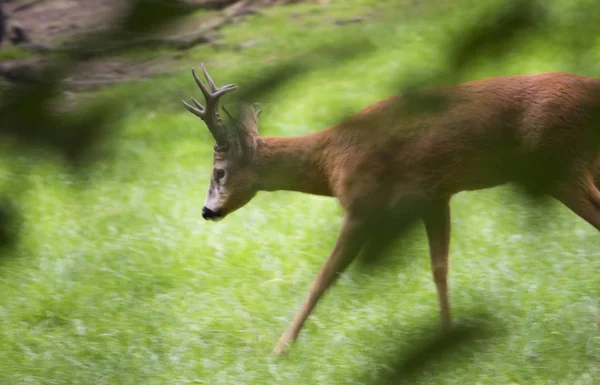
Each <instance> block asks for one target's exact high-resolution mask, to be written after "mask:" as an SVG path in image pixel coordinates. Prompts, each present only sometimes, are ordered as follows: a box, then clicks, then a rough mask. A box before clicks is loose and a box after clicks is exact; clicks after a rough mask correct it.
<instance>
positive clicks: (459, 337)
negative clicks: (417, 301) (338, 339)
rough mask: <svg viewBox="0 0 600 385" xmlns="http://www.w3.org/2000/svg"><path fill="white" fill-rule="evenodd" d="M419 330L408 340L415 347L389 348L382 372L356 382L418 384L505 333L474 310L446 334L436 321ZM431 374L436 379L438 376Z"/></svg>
mask: <svg viewBox="0 0 600 385" xmlns="http://www.w3.org/2000/svg"><path fill="white" fill-rule="evenodd" d="M419 329H420V331H419V332H417V333H416V335H415V336H413V337H411V340H414V341H418V343H415V344H413V345H412V346H411V347H410V348H408V349H407V348H406V347H400V346H399V347H397V348H391V349H390V350H389V351H390V353H386V355H387V356H388V358H386V359H384V360H382V361H380V362H379V363H378V366H379V367H381V368H385V369H379V370H377V372H376V373H375V375H374V378H373V377H372V376H371V378H369V379H365V378H362V379H360V380H359V381H360V382H361V383H365V384H369V385H404V384H414V383H415V382H417V381H419V380H422V379H423V376H424V375H428V374H430V373H434V372H435V371H434V370H433V369H434V367H435V366H438V365H443V364H445V363H446V362H447V361H448V360H453V359H455V358H456V356H459V355H463V354H466V353H468V354H470V355H472V354H473V352H476V351H478V350H480V349H481V348H482V347H483V346H485V345H486V344H487V343H488V341H490V340H492V339H494V338H499V337H501V336H502V335H504V334H505V333H506V330H505V328H504V326H503V325H502V324H501V323H499V322H498V321H496V320H493V319H492V318H491V317H490V316H489V314H486V313H485V312H481V311H479V310H478V309H473V310H472V311H470V312H469V321H468V322H465V323H464V324H458V325H455V326H454V327H453V328H452V329H451V330H449V331H441V330H440V327H439V322H438V321H437V319H436V320H433V321H432V322H431V323H430V324H428V325H420V327H419ZM367 372H372V371H370V370H368V371H367ZM435 374H436V375H440V373H439V372H435ZM448 374H449V373H448Z"/></svg>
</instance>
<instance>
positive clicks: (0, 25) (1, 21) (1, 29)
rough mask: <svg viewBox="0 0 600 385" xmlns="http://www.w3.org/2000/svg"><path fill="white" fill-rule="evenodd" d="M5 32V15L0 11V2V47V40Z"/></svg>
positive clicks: (0, 42)
mask: <svg viewBox="0 0 600 385" xmlns="http://www.w3.org/2000/svg"><path fill="white" fill-rule="evenodd" d="M5 32H6V15H5V14H4V12H2V4H1V3H0V47H2V40H4V35H5Z"/></svg>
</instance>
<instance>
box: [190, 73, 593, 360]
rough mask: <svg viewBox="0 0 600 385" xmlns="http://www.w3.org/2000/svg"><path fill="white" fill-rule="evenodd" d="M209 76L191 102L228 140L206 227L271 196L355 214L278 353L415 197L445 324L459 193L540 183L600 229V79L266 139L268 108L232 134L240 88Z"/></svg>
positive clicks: (218, 153) (489, 88) (498, 92)
mask: <svg viewBox="0 0 600 385" xmlns="http://www.w3.org/2000/svg"><path fill="white" fill-rule="evenodd" d="M202 70H203V72H204V76H205V77H206V80H207V82H208V86H206V85H204V84H203V83H202V81H201V80H200V79H199V78H198V77H197V75H196V73H195V72H194V70H193V69H192V75H193V77H194V80H195V81H196V83H197V85H198V86H199V87H200V89H201V90H202V93H203V94H204V97H205V101H206V106H203V105H201V104H200V103H198V102H197V101H196V100H195V99H192V100H193V102H194V104H195V107H194V106H191V105H189V104H187V103H186V102H184V104H185V106H186V108H187V109H188V110H189V111H190V112H192V113H193V114H195V115H197V116H198V117H200V118H201V119H202V120H203V121H204V122H205V123H206V125H207V126H208V129H209V130H210V132H211V133H212V135H213V136H214V139H215V140H216V145H215V148H214V159H213V171H212V176H211V180H210V187H209V189H208V195H207V198H206V203H205V205H204V208H203V209H202V216H203V217H204V219H206V220H218V219H222V218H224V217H225V216H226V215H228V214H231V213H232V212H233V211H235V210H237V209H239V208H240V207H242V206H244V205H245V204H246V203H248V202H249V201H250V200H251V199H252V197H253V196H254V195H255V194H256V193H257V192H258V191H261V190H262V191H275V190H290V191H299V192H304V193H309V194H318V195H324V196H332V197H336V198H337V199H338V200H339V202H340V204H341V206H342V207H343V209H344V219H343V225H342V228H341V231H340V233H339V237H338V239H337V242H336V244H335V247H334V248H333V251H332V252H331V255H330V256H329V258H328V259H327V261H326V262H325V264H324V266H323V267H322V269H321V271H320V272H319V274H318V276H317V278H316V280H315V281H314V283H313V285H312V287H311V289H310V292H309V294H308V297H307V299H306V301H305V303H304V305H303V306H302V308H301V309H300V311H299V312H298V313H297V315H296V316H295V318H294V320H293V321H292V323H291V325H290V326H289V328H288V329H287V331H285V332H284V333H283V335H282V336H281V338H280V339H279V342H278V343H277V345H276V346H275V352H276V353H277V354H281V353H283V352H284V351H286V350H287V348H288V347H289V346H290V345H291V343H292V342H293V341H295V340H296V338H297V336H298V334H299V333H300V330H301V328H302V325H303V324H304V322H305V321H306V319H307V318H308V316H309V314H310V313H311V311H312V310H313V308H314V307H315V305H316V304H317V301H318V300H319V298H320V297H321V296H322V294H323V293H324V292H325V291H326V290H327V289H328V288H329V287H330V286H331V285H332V284H333V283H334V281H335V280H336V277H337V276H338V274H339V273H341V272H342V271H343V270H344V269H345V268H346V267H347V266H348V265H349V264H350V263H351V262H352V260H353V259H354V258H355V257H356V256H357V254H358V253H359V251H360V250H361V248H363V247H364V245H365V243H366V242H367V241H368V239H367V238H368V233H367V232H366V226H367V225H366V223H367V222H369V217H370V216H371V215H373V214H374V213H378V212H381V211H385V210H391V209H393V208H394V207H398V205H401V204H402V203H403V202H406V200H408V199H413V198H414V197H418V198H419V199H420V202H421V206H420V208H419V212H418V214H419V217H420V218H421V219H422V220H423V222H424V225H425V230H426V234H427V237H428V241H429V252H430V258H431V265H432V273H433V279H434V281H435V285H436V290H437V295H438V302H439V313H440V319H441V324H442V327H443V328H449V327H450V324H451V319H450V304H449V298H448V284H447V276H448V266H449V242H450V199H451V197H452V196H453V195H454V194H456V193H458V192H461V191H467V190H478V189H485V188H491V187H494V186H498V185H502V184H505V183H508V182H517V183H523V184H526V185H531V186H533V185H534V184H535V183H537V188H538V189H541V190H542V191H543V192H544V193H546V194H548V195H550V196H552V197H553V198H555V199H557V200H558V201H560V202H562V203H563V204H564V205H565V206H566V207H568V208H569V209H571V210H572V211H573V212H574V213H576V214H577V215H579V216H580V217H581V218H583V219H584V220H586V221H587V222H589V223H590V224H591V225H592V226H594V227H596V228H597V229H599V230H600V192H599V190H598V189H597V187H596V185H595V182H596V180H595V178H594V177H595V174H596V173H595V171H596V170H597V169H598V166H600V163H599V161H600V157H599V154H600V153H599V151H598V147H600V146H599V145H598V144H599V140H598V137H597V134H596V133H597V132H600V125H598V118H597V114H598V113H599V112H600V81H598V80H596V79H593V78H588V77H582V76H578V75H573V74H568V73H560V72H555V73H541V74H535V75H517V76H507V77H496V78H489V79H483V80H476V81H471V82H467V83H462V84H458V85H455V86H444V87H439V88H433V89H427V90H422V91H418V92H415V93H413V94H414V95H417V96H418V97H420V98H421V99H422V100H425V101H427V100H431V101H432V102H433V101H436V100H440V98H441V99H443V101H444V103H443V105H442V106H439V108H437V109H436V110H435V111H433V112H432V111H430V112H426V113H415V112H414V111H412V110H411V108H410V103H409V99H410V98H409V97H408V96H407V95H404V96H402V95H397V96H392V97H389V98H386V99H384V100H381V101H379V102H376V103H374V104H372V105H370V106H368V107H366V108H365V109H363V110H361V111H359V112H358V113H356V114H355V115H353V116H352V117H350V118H349V119H347V120H345V121H343V122H341V123H339V124H336V125H334V126H332V127H330V128H328V129H326V130H323V131H319V132H315V133H311V134H308V135H303V136H297V137H262V136H260V134H259V132H258V129H257V121H258V116H259V113H260V110H255V109H254V107H252V106H251V105H249V104H241V106H240V111H239V113H240V115H239V118H237V119H233V122H234V124H233V125H232V126H228V127H229V128H227V127H226V126H224V125H223V123H222V120H221V118H220V116H219V113H218V102H219V98H220V97H222V96H223V95H225V94H226V93H228V92H230V91H233V90H235V89H236V88H237V86H236V85H234V84H230V85H226V86H224V87H221V88H217V87H216V86H215V83H214V82H213V80H212V79H211V78H210V76H209V74H208V73H207V71H206V69H205V67H204V65H202ZM423 98H425V99H423ZM427 98H430V99H427ZM225 112H227V111H226V110H225ZM540 173H541V174H540ZM544 175H546V177H544ZM544 178H546V179H547V180H544ZM534 182H535V183H534Z"/></svg>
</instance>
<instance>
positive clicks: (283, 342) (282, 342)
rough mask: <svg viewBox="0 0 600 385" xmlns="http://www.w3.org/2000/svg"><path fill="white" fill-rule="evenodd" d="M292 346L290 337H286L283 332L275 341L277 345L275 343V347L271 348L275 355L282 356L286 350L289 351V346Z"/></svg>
mask: <svg viewBox="0 0 600 385" xmlns="http://www.w3.org/2000/svg"><path fill="white" fill-rule="evenodd" d="M291 347H292V341H291V339H290V338H288V337H287V336H286V335H285V334H284V335H282V336H281V338H280V339H279V341H278V342H277V345H275V348H274V349H273V353H274V354H275V355H276V356H279V357H281V356H284V355H285V354H286V353H287V352H289V350H290V348H291Z"/></svg>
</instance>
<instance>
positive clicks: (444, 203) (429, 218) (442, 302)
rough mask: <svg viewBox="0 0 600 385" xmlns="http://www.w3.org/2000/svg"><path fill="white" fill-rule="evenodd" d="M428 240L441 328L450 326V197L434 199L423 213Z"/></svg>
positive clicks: (446, 328) (445, 328)
mask: <svg viewBox="0 0 600 385" xmlns="http://www.w3.org/2000/svg"><path fill="white" fill-rule="evenodd" d="M423 222H424V223H425V230H426V231H427V239H428V241H429V254H430V257H431V270H432V272H433V279H434V281H435V286H436V290H437V295H438V301H439V311H440V321H441V324H442V328H443V329H444V330H448V329H450V327H451V320H450V300H449V298H448V267H449V253H450V199H444V200H440V201H434V202H432V204H431V205H430V206H429V207H427V209H426V210H425V212H424V213H423Z"/></svg>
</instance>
